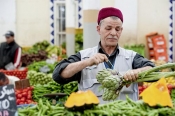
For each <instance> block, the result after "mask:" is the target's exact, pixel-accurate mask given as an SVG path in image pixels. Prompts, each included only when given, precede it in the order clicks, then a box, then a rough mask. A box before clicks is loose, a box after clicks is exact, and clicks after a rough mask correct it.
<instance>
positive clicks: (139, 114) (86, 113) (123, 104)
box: [18, 98, 175, 116]
mask: <svg viewBox="0 0 175 116" xmlns="http://www.w3.org/2000/svg"><path fill="white" fill-rule="evenodd" d="M18 114H19V116H44V115H45V116H174V115H175V108H169V107H161V106H157V107H150V106H148V105H147V104H145V103H143V102H142V101H141V100H139V101H137V102H134V101H132V100H131V99H129V98H128V99H127V100H126V101H122V100H116V101H114V102H110V103H107V104H101V105H97V106H94V107H92V108H91V109H85V110H80V111H78V110H76V111H74V110H67V108H65V107H61V106H58V105H51V104H50V103H49V102H48V101H46V102H43V101H42V100H41V99H40V100H39V102H38V104H37V105H36V106H33V107H25V108H20V109H18Z"/></svg>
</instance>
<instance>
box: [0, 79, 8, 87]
mask: <svg viewBox="0 0 175 116" xmlns="http://www.w3.org/2000/svg"><path fill="white" fill-rule="evenodd" d="M8 84H9V79H8V78H6V79H5V81H3V80H0V86H4V85H8Z"/></svg>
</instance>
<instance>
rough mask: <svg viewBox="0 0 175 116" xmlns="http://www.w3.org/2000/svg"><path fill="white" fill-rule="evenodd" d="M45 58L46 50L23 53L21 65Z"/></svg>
mask: <svg viewBox="0 0 175 116" xmlns="http://www.w3.org/2000/svg"><path fill="white" fill-rule="evenodd" d="M46 59H47V52H45V51H38V52H37V53H36V54H34V53H31V54H28V53H25V54H22V56H21V62H22V65H23V66H28V65H30V64H31V63H33V62H38V61H42V60H46Z"/></svg>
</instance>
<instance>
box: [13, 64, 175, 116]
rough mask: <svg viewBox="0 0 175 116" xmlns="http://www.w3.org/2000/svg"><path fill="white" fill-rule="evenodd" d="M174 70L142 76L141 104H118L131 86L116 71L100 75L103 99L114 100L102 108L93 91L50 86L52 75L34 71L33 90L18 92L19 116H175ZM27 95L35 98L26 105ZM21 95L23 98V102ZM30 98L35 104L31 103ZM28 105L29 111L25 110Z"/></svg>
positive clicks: (75, 85)
mask: <svg viewBox="0 0 175 116" xmlns="http://www.w3.org/2000/svg"><path fill="white" fill-rule="evenodd" d="M31 65H32V64H31ZM173 67H175V64H174V63H164V64H161V65H157V66H156V67H155V68H153V69H150V70H148V71H145V72H142V73H140V74H139V78H138V80H137V81H136V82H144V84H143V86H139V90H140V95H139V96H140V97H139V98H140V100H138V101H133V100H131V99H130V98H128V97H127V100H124V101H123V100H114V99H116V97H117V96H118V93H119V92H120V90H121V87H123V86H124V85H126V84H129V83H131V82H129V81H125V80H122V79H119V77H120V76H121V75H119V73H118V72H117V71H115V70H110V69H105V70H103V71H99V72H98V74H97V80H98V81H99V82H100V83H101V84H102V87H103V89H104V90H105V91H104V93H103V99H104V100H106V101H109V100H112V101H110V102H109V103H106V104H99V100H98V98H97V97H96V96H95V94H94V93H93V92H92V91H90V90H88V91H77V90H78V83H77V82H70V83H68V84H65V85H60V84H57V83H55V82H54V81H52V80H50V81H51V82H48V79H49V78H51V77H46V76H47V75H48V74H46V73H41V72H39V71H36V70H35V71H34V69H33V71H28V76H27V78H28V79H29V80H30V83H31V85H32V87H28V88H26V89H24V90H21V94H20V93H19V91H18V90H16V96H17V104H18V113H19V116H26V115H27V116H35V115H36V116H44V115H47V116H49V115H50V116H96V115H98V116H116V115H117V116H141V115H142V116H160V115H161V116H173V115H175V107H174V106H175V86H174V84H175V83H174V76H175V73H174V72H173V71H172V68H173ZM167 68H168V69H169V70H168V71H167V72H161V70H162V69H167ZM157 71H158V72H157ZM31 77H33V78H31ZM114 77H115V78H114ZM45 79H46V81H45ZM41 82H43V83H41ZM109 83H110V84H109ZM170 84H171V85H170ZM162 87H164V88H163V89H162ZM113 88H115V90H114V89H113ZM116 88H118V89H117V90H118V92H116ZM25 91H28V93H29V94H30V93H31V92H30V91H32V97H31V98H30V95H28V96H29V97H28V96H27V98H25V99H26V101H25V100H23V98H24V96H26V95H25V94H24V92H25ZM19 94H20V95H22V96H21V98H20V97H19V96H20V95H19ZM51 96H52V97H51ZM28 98H30V99H32V101H33V102H32V101H29V100H27V99H28ZM159 98H160V99H159ZM24 104H28V105H29V107H25V105H24ZM32 104H33V105H32Z"/></svg>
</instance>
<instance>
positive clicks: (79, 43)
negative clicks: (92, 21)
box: [75, 33, 83, 53]
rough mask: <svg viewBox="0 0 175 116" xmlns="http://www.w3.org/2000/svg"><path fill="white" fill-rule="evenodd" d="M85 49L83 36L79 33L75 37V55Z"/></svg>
mask: <svg viewBox="0 0 175 116" xmlns="http://www.w3.org/2000/svg"><path fill="white" fill-rule="evenodd" d="M82 49H83V34H82V33H79V34H76V35H75V53H77V52H79V51H80V50H82Z"/></svg>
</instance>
